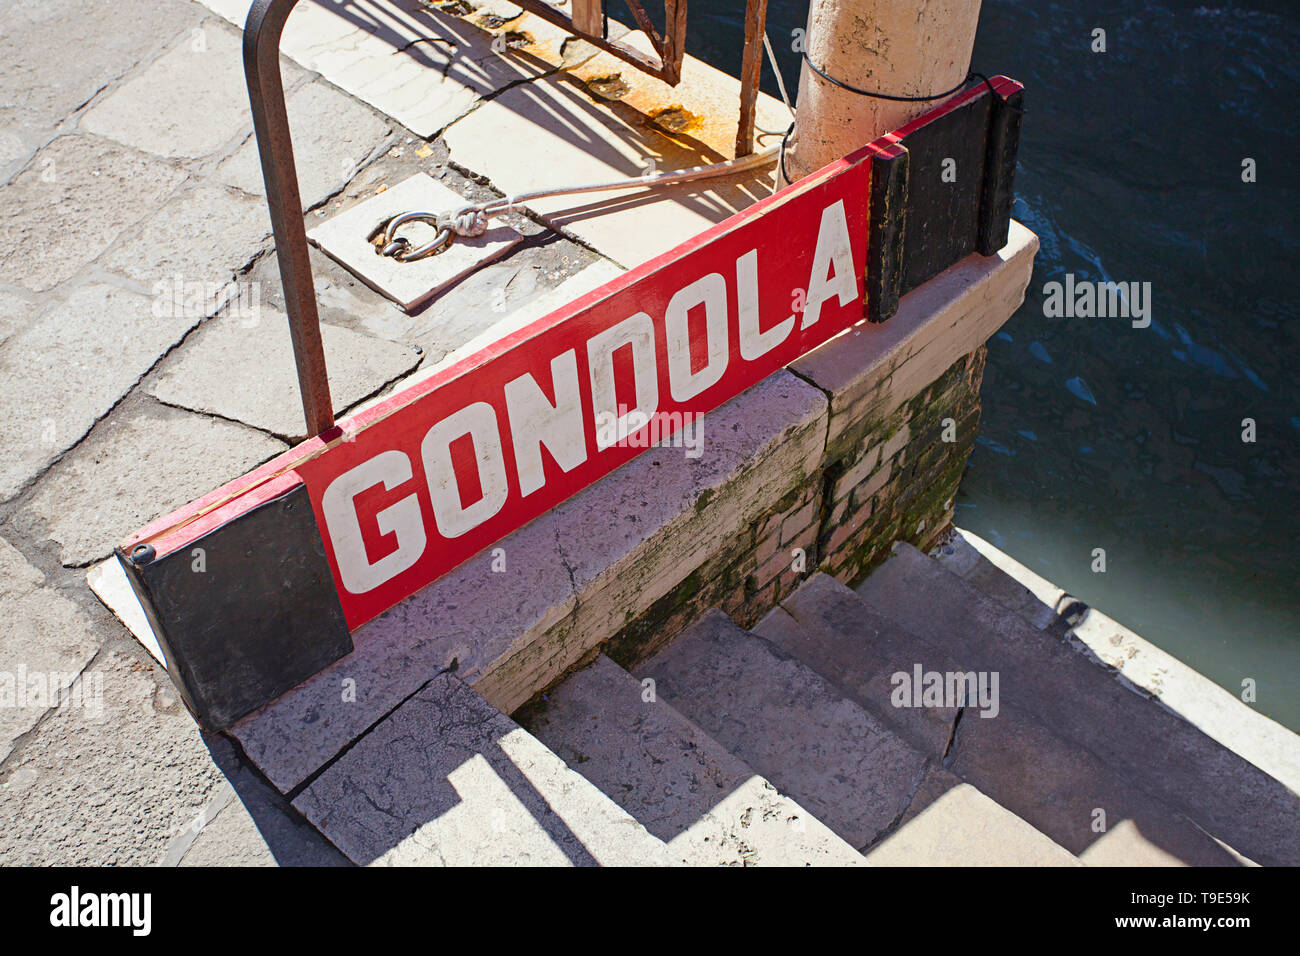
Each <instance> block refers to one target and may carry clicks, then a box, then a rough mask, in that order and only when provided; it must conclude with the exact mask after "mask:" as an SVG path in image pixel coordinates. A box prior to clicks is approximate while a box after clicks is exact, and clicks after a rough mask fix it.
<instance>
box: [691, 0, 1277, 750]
mask: <svg viewBox="0 0 1300 956" xmlns="http://www.w3.org/2000/svg"><path fill="white" fill-rule="evenodd" d="M742 10H743V4H741V3H739V2H734V3H733V2H728V3H723V2H721V0H692V3H691V6H690V32H689V38H688V45H687V48H688V50H690V51H691V52H693V53H694V54H695V55H697V56H700V57H702V58H704V59H706V60H708V61H709V62H711V63H713V64H714V65H715V66H718V67H719V68H721V69H724V70H727V71H728V72H731V73H733V74H735V73H737V72H738V70H739V64H740V52H739V51H740V46H741V38H742V37H743V22H742ZM768 16H769V20H768V24H769V27H768V30H769V35H770V36H771V38H772V41H773V44H774V46H776V48H777V51H778V58H779V59H780V61H781V63H782V68H783V73H784V75H785V77H786V82H787V85H788V86H789V88H790V90H791V95H793V91H794V90H795V89H796V88H797V77H798V56H797V54H795V53H793V52H792V51H791V44H790V37H791V31H792V30H793V29H795V28H796V27H802V26H804V23H805V19H806V16H807V4H806V2H805V3H787V2H780V0H773V2H772V4H771V5H770V6H769V14H768ZM1096 28H1101V29H1104V30H1105V31H1106V46H1107V52H1105V53H1095V52H1092V50H1091V49H1090V46H1091V44H1092V41H1093V30H1094V29H1096ZM1298 61H1300V4H1296V3H1294V2H1291V3H1276V2H1274V3H1267V2H1256V3H1243V4H1236V5H1225V4H1204V3H1190V2H1188V3H1183V2H1168V0H1166V2H1160V3H1154V4H1143V5H1135V4H1132V3H1105V2H1096V0H1079V2H1074V3H1069V4H1065V3H1052V2H1039V3H1029V2H1024V0H1015V2H1009V0H1002V2H985V3H984V6H983V12H982V15H981V21H980V31H979V35H978V38H977V42H976V49H975V56H974V63H973V67H974V69H976V70H979V71H980V72H984V73H989V74H993V73H1006V74H1008V75H1010V76H1013V77H1015V78H1016V79H1018V80H1020V81H1021V82H1023V83H1024V84H1025V86H1026V87H1027V93H1026V97H1027V99H1026V106H1027V112H1026V114H1025V122H1024V132H1023V139H1022V143H1021V149H1020V165H1019V168H1018V171H1017V179H1016V186H1017V193H1018V199H1017V202H1016V208H1015V215H1016V218H1018V219H1019V220H1020V221H1021V222H1023V223H1025V224H1026V225H1027V226H1029V227H1030V228H1031V229H1033V230H1034V231H1035V232H1036V233H1037V234H1038V235H1039V238H1040V239H1041V241H1042V249H1041V251H1040V253H1039V256H1038V259H1037V262H1036V264H1035V269H1034V277H1033V279H1032V281H1031V283H1030V288H1029V293H1028V296H1027V299H1026V302H1025V305H1024V306H1023V307H1022V308H1021V309H1020V310H1019V311H1018V312H1016V314H1015V315H1014V316H1013V317H1012V318H1011V320H1010V321H1009V322H1008V323H1007V324H1006V326H1005V327H1004V328H1003V330H1002V332H1001V333H999V334H998V335H997V336H996V337H995V338H994V339H993V340H992V341H991V342H990V344H989V360H988V368H987V372H986V374H985V379H984V387H983V392H982V399H983V405H984V415H983V421H982V423H981V432H982V434H981V437H980V440H979V444H978V446H977V447H976V450H975V452H974V454H973V455H972V456H971V462H970V468H969V470H968V472H967V474H966V477H965V480H964V483H963V485H962V490H961V494H960V496H959V498H958V505H957V520H958V524H960V525H961V526H963V527H965V528H969V529H970V530H972V531H974V532H976V533H977V534H980V535H981V536H983V537H985V538H987V539H988V540H990V541H992V542H993V543H994V544H996V545H997V546H998V547H999V548H1001V549H1003V550H1004V551H1006V552H1007V553H1008V554H1011V555H1012V556H1014V557H1015V558H1016V559H1017V560H1019V561H1021V562H1022V563H1023V564H1025V565H1027V566H1028V567H1030V568H1032V569H1033V570H1035V571H1037V572H1038V573H1039V574H1041V575H1043V576H1044V577H1046V578H1048V579H1050V580H1052V581H1054V582H1056V583H1057V584H1059V585H1061V586H1062V587H1064V588H1066V589H1067V590H1068V591H1070V593H1072V594H1074V595H1076V596H1077V597H1079V598H1080V599H1082V600H1083V601H1085V602H1087V603H1088V604H1091V605H1094V606H1096V607H1097V608H1099V609H1101V610H1103V611H1105V612H1106V613H1107V614H1109V615H1110V616H1112V617H1114V618H1116V619H1118V620H1119V621H1121V622H1123V623H1124V624H1126V625H1128V626H1129V627H1131V628H1132V629H1133V630H1135V631H1137V632H1138V633H1139V634H1141V635H1143V636H1144V637H1146V638H1147V639H1148V640H1150V641H1152V642H1153V643H1155V644H1157V645H1159V646H1160V647H1162V648H1163V649H1165V650H1166V651H1168V652H1169V653H1171V654H1173V655H1174V656H1176V657H1178V658H1180V659H1182V660H1183V661H1185V662H1187V663H1188V664H1190V665H1191V666H1192V667H1194V668H1196V669H1197V670H1199V671H1200V672H1201V673H1203V674H1205V675H1206V676H1208V677H1210V678H1211V679H1212V680H1214V681H1216V682H1217V683H1219V684H1220V685H1221V686H1223V687H1225V688H1227V689H1228V690H1230V691H1232V692H1233V693H1236V694H1240V693H1241V692H1242V682H1243V681H1244V680H1253V681H1254V682H1255V686H1256V694H1257V700H1256V701H1255V702H1254V704H1253V706H1254V707H1256V708H1257V709H1258V710H1260V711H1261V712H1263V713H1265V714H1268V715H1269V716H1271V717H1273V718H1275V719H1276V720H1278V721H1280V722H1282V723H1283V724H1286V725H1287V726H1289V727H1291V728H1292V729H1293V730H1300V588H1298V587H1297V584H1296V576H1297V563H1298V558H1300V376H1297V374H1296V372H1295V362H1296V360H1297V359H1298V358H1300V322H1297V318H1300V300H1298V299H1297V296H1296V294H1295V291H1294V289H1293V285H1292V283H1293V282H1295V281H1296V279H1297V275H1296V273H1295V272H1293V270H1295V269H1296V268H1297V264H1298V263H1300V257H1298V256H1297V252H1298V251H1300V249H1298V247H1300V187H1298V186H1297V183H1296V176H1297V174H1298V172H1300V163H1297V160H1296V156H1297V152H1298V151H1300V133H1298V131H1297V124H1296V122H1295V121H1294V118H1293V111H1294V109H1295V107H1296V104H1297V102H1298V101H1300V96H1298V95H1297V94H1300V66H1298V65H1297V62H1298ZM764 88H765V89H767V90H768V91H769V92H771V93H773V94H775V93H776V87H775V84H774V83H773V82H772V80H771V77H770V76H769V77H765V82H764ZM1247 157H1249V158H1252V159H1254V160H1255V163H1256V170H1257V181H1256V182H1253V183H1245V182H1243V181H1242V175H1241V174H1242V160H1243V159H1244V158H1247ZM1066 273H1072V274H1073V275H1075V276H1076V278H1077V279H1079V280H1102V281H1123V282H1149V283H1151V296H1152V313H1151V316H1152V320H1151V324H1150V327H1149V328H1145V329H1137V328H1133V327H1132V325H1131V323H1130V322H1129V321H1128V320H1126V319H1120V318H1106V319H1100V318H1048V317H1046V316H1045V315H1044V310H1043V301H1044V291H1043V287H1044V284H1045V283H1048V282H1051V281H1054V280H1057V281H1060V280H1063V279H1064V277H1065V275H1066ZM1247 418H1249V419H1253V420H1254V423H1255V432H1256V440H1255V441H1254V442H1253V443H1248V442H1244V441H1242V433H1243V425H1242V422H1243V419H1247ZM1097 548H1102V549H1104V551H1105V558H1106V570H1105V572H1104V573H1097V572H1094V570H1093V565H1094V549H1097Z"/></svg>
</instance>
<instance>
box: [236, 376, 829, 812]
mask: <svg viewBox="0 0 1300 956" xmlns="http://www.w3.org/2000/svg"><path fill="white" fill-rule="evenodd" d="M703 429H704V435H705V436H706V439H705V445H704V449H703V454H701V456H700V457H699V458H694V459H692V458H686V457H685V452H684V449H682V448H672V447H661V448H650V449H647V450H646V451H645V452H644V453H643V454H641V455H640V456H638V457H637V458H635V459H633V460H632V461H630V462H628V463H627V464H626V465H624V466H623V467H622V468H619V469H618V470H617V471H615V472H613V473H612V474H609V475H606V476H605V477H604V478H602V479H601V480H600V481H598V482H596V483H595V484H593V485H591V486H590V487H588V488H586V489H584V490H583V491H580V492H579V493H578V494H576V495H574V496H573V497H572V498H570V499H568V500H567V501H565V502H562V503H561V504H560V505H558V506H557V507H555V508H553V509H552V510H551V511H549V512H547V513H546V514H544V515H541V516H540V517H538V518H537V519H535V520H533V521H530V522H529V523H528V524H526V525H524V526H523V527H522V528H519V529H518V530H516V531H513V532H511V533H510V534H509V535H507V536H506V537H505V538H503V539H502V540H501V541H499V542H497V543H496V544H495V545H493V546H492V548H491V549H487V550H485V551H483V552H482V553H480V554H479V555H476V556H475V557H473V558H471V559H470V560H468V561H466V562H465V563H464V564H462V565H460V566H459V567H458V568H454V569H453V570H451V571H449V572H448V573H447V574H445V575H443V576H442V577H440V578H439V579H438V580H436V581H434V582H432V583H431V584H429V585H428V586H427V587H425V588H422V589H421V590H420V591H418V592H416V593H415V594H413V595H412V596H411V597H409V598H407V599H406V600H405V601H402V602H401V603H399V604H397V605H396V606H394V607H393V608H390V609H389V610H388V611H386V612H385V613H383V614H381V615H380V616H379V617H377V618H375V619H374V620H373V621H370V622H368V623H366V624H365V625H363V626H362V627H360V628H358V629H357V630H356V631H355V632H354V633H353V635H352V640H353V645H354V650H353V652H352V653H351V654H349V655H347V656H346V657H344V658H342V659H341V660H339V661H337V662H335V663H334V664H331V665H330V666H329V667H327V668H326V669H325V670H323V671H321V672H320V673H319V674H317V675H316V676H315V677H312V678H311V679H309V680H307V681H304V682H303V683H302V684H300V685H299V686H298V687H296V688H294V690H292V691H290V692H289V693H287V694H285V695H283V696H282V697H280V698H279V699H277V700H276V701H274V702H272V703H271V704H268V705H267V706H266V707H263V708H262V709H261V710H259V711H257V712H255V713H253V714H251V715H249V716H248V717H246V718H244V719H243V720H241V721H240V722H239V723H237V724H235V725H234V726H233V727H232V728H231V729H230V732H231V734H232V735H233V736H235V737H236V738H237V739H238V740H239V741H240V743H241V744H242V745H243V747H244V750H245V752H246V753H247V754H248V755H249V758H250V759H251V760H253V761H254V762H255V763H256V764H257V765H258V767H259V768H260V769H261V770H262V772H263V773H265V774H266V776H267V777H268V778H270V779H271V780H272V781H273V782H274V783H275V784H276V786H277V787H279V788H280V789H281V790H282V791H288V790H289V789H291V788H293V787H294V786H296V785H298V784H299V783H301V782H302V781H303V780H304V779H306V778H307V777H308V776H309V775H311V774H312V773H314V772H315V771H316V770H317V769H318V768H319V767H321V766H322V765H323V764H325V763H326V762H327V761H328V760H329V759H330V758H332V757H333V756H335V755H336V754H337V753H339V751H341V750H342V749H343V748H344V747H346V746H347V744H348V743H349V742H350V741H352V740H354V739H355V738H356V737H357V736H359V735H360V734H362V733H363V732H364V731H365V730H366V728H367V727H369V726H370V725H371V724H372V723H374V722H375V721H376V720H378V719H380V718H381V717H382V716H383V715H384V714H385V713H386V712H387V711H388V710H391V709H392V708H393V707H395V706H396V705H397V704H398V703H400V702H401V701H402V700H403V699H405V698H406V697H407V696H408V695H410V694H411V693H413V692H414V691H415V690H416V689H417V688H418V687H419V686H420V685H421V683H422V682H423V681H425V680H426V679H427V678H428V675H430V674H435V673H437V672H438V671H439V670H442V669H444V668H446V667H449V666H451V665H452V663H453V662H455V663H456V665H457V667H458V670H457V673H458V674H459V675H460V676H461V678H462V679H464V680H465V681H467V682H468V683H470V684H471V686H473V687H474V688H475V690H476V691H478V693H480V694H482V695H483V696H484V697H486V698H487V699H488V700H490V701H491V702H492V703H493V704H494V705H495V706H496V707H498V708H499V709H501V710H503V711H506V712H513V711H515V710H516V709H518V708H519V707H520V706H521V705H522V704H524V703H525V702H526V701H527V700H528V699H529V698H530V697H532V696H533V694H534V693H535V692H536V691H537V690H539V689H541V688H543V687H546V686H547V685H549V684H551V683H553V682H554V681H555V680H556V679H558V678H559V677H560V676H561V675H562V674H563V673H564V672H565V671H567V670H569V669H570V668H571V667H572V666H573V665H574V664H576V663H577V661H578V660H579V659H580V658H581V657H582V656H583V655H584V654H586V653H587V652H588V651H589V650H590V649H591V648H593V647H595V646H596V645H597V644H598V643H600V642H601V641H603V640H605V639H607V638H609V637H612V636H613V635H614V634H616V633H617V632H618V630H619V629H620V628H621V627H622V626H623V625H624V624H625V623H626V621H627V620H628V619H629V615H631V616H633V617H635V616H636V615H638V614H640V613H641V612H642V611H644V610H646V609H647V608H649V607H650V606H651V605H652V604H653V603H654V602H655V601H656V600H658V599H659V598H661V597H662V596H663V595H665V594H667V593H668V591H669V590H670V589H671V588H672V587H674V586H675V585H677V584H678V583H679V582H681V581H682V580H683V579H684V578H685V577H686V576H687V575H688V574H690V572H691V571H692V570H694V569H695V568H697V567H699V566H700V565H701V564H703V563H704V561H705V560H706V559H707V558H708V556H709V555H710V554H714V553H716V551H717V549H718V548H719V547H721V545H722V543H723V542H724V541H726V540H730V539H731V538H732V537H734V536H735V535H738V534H742V533H744V529H745V528H747V527H748V525H749V523H750V522H751V521H752V520H753V519H754V517H755V516H756V514H757V511H758V510H759V509H760V508H761V507H762V502H764V501H770V500H771V497H770V496H771V495H773V494H778V493H776V492H775V491H774V489H773V488H772V484H773V481H774V477H773V476H782V477H785V478H786V479H787V480H788V481H789V483H790V486H791V487H793V486H794V485H796V484H798V483H801V482H805V481H807V479H808V475H810V474H812V473H814V471H815V466H814V462H815V461H818V460H820V454H821V449H822V441H823V438H824V436H825V433H826V401H825V396H823V395H822V393H821V392H819V391H818V390H817V389H815V388H812V387H811V386H809V385H807V384H805V383H804V382H801V381H799V380H798V379H796V378H795V377H794V376H792V375H789V374H788V373H785V372H781V373H778V374H776V375H773V376H770V377H769V378H767V379H765V380H764V381H762V382H760V383H758V384H756V385H755V386H753V387H752V388H750V389H748V390H747V391H745V392H743V393H741V394H740V395H739V396H737V397H736V398H733V399H732V400H731V401H729V402H727V403H725V404H724V405H722V406H721V407H719V408H717V409H714V410H713V411H712V412H710V413H709V414H708V415H706V416H705V418H704V424H703ZM778 496H779V494H778ZM706 500H707V502H708V507H702V506H701V505H702V503H703V502H704V501H706ZM592 515H618V516H620V517H619V519H618V520H617V521H616V522H604V523H602V526H601V527H600V533H599V534H593V533H592V527H593V526H592V520H591V516H592ZM494 549H500V551H501V553H502V554H504V556H505V566H504V570H503V571H501V572H500V573H497V572H495V571H494V570H493V564H494V560H495V559H494ZM347 678H351V679H352V680H355V681H356V689H357V694H356V702H355V703H349V704H342V703H340V694H339V687H340V681H342V680H344V679H347Z"/></svg>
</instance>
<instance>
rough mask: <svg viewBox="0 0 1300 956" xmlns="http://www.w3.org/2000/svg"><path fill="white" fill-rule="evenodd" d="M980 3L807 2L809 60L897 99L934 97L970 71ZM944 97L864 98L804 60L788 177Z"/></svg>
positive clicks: (932, 0)
mask: <svg viewBox="0 0 1300 956" xmlns="http://www.w3.org/2000/svg"><path fill="white" fill-rule="evenodd" d="M979 12H980V0H929V2H928V3H922V4H917V3H916V2H915V0H812V5H811V7H810V8H809V10H808V29H807V34H806V36H805V37H804V44H805V45H806V47H807V50H808V57H809V58H811V59H812V61H813V63H814V64H815V65H816V66H817V67H818V68H820V69H821V70H822V71H823V72H824V73H826V74H828V75H829V76H831V77H833V78H834V79H836V80H839V81H840V82H841V83H845V84H848V85H849V86H853V87H857V88H858V89H862V90H870V91H872V92H877V93H886V94H890V95H894V96H932V95H934V94H936V93H942V92H944V91H945V90H949V89H952V88H953V87H954V86H957V85H958V84H959V83H961V81H962V79H963V78H964V77H965V76H966V74H967V72H968V71H969V70H970V58H971V51H972V49H973V48H974V45H975V28H976V27H977V26H978V24H979ZM943 99H944V98H939V99H931V100H924V101H920V102H897V101H894V100H888V99H880V98H877V97H870V96H862V95H860V94H858V93H853V92H850V91H849V90H846V89H843V88H841V87H840V86H837V85H836V84H834V83H832V82H830V81H829V80H826V79H823V78H822V77H821V76H819V75H818V74H817V73H816V71H814V70H813V69H811V68H810V67H809V65H808V63H807V61H805V62H804V64H803V70H802V72H801V73H800V75H799V99H798V113H797V119H796V121H795V132H794V136H793V137H792V140H791V145H790V148H789V150H788V151H787V154H786V170H787V173H788V174H789V176H790V177H791V179H801V178H802V177H804V176H806V175H808V174H809V173H811V172H813V171H815V170H817V169H820V168H821V167H823V166H825V165H826V164H827V163H829V162H832V161H833V160H836V159H839V158H840V157H841V156H847V155H848V154H849V153H851V152H853V150H855V149H857V148H858V147H859V146H862V145H864V144H866V143H869V142H871V141H872V140H873V139H875V138H876V137H877V136H879V135H881V134H882V133H887V132H889V131H890V130H892V129H897V128H898V127H900V126H902V125H903V124H905V123H906V122H907V121H908V120H910V119H913V118H914V117H916V116H919V115H920V114H922V113H924V112H925V111H926V110H929V109H932V108H934V107H935V106H938V105H939V104H940V103H941V102H943Z"/></svg>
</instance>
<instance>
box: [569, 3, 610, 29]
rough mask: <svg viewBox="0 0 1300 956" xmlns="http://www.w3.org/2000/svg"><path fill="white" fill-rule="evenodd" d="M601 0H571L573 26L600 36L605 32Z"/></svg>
mask: <svg viewBox="0 0 1300 956" xmlns="http://www.w3.org/2000/svg"><path fill="white" fill-rule="evenodd" d="M603 7H604V3H603V0H573V17H572V19H573V28H574V29H575V30H580V31H582V32H583V33H587V34H591V35H594V36H601V35H602V34H603V33H604V32H605V22H604V21H605V13H604V9H603Z"/></svg>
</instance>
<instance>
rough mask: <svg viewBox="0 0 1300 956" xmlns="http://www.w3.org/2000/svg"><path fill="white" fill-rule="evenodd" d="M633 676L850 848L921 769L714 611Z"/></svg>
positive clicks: (855, 712) (877, 829)
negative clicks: (650, 680)
mask: <svg viewBox="0 0 1300 956" xmlns="http://www.w3.org/2000/svg"><path fill="white" fill-rule="evenodd" d="M637 676H638V677H641V678H646V677H649V678H653V679H654V681H655V685H656V691H657V693H658V694H659V695H660V696H662V697H663V698H664V699H665V700H667V701H668V702H669V703H670V704H672V705H673V706H674V707H675V708H677V710H679V711H681V712H682V713H683V714H685V715H686V716H687V717H689V718H690V719H691V720H693V721H694V722H695V723H697V724H699V726H700V727H702V728H703V729H704V730H705V731H707V732H708V733H709V735H710V736H712V737H713V738H714V739H715V740H717V741H718V742H719V743H720V744H722V746H724V747H726V748H727V749H728V750H729V751H730V752H732V753H734V754H735V755H736V756H737V757H739V758H740V759H741V760H743V761H745V763H746V764H748V765H749V766H751V767H753V768H754V769H755V770H756V771H758V772H759V773H761V774H762V775H763V776H764V777H766V778H767V779H768V780H770V781H771V782H772V784H773V785H774V786H776V787H777V789H779V790H780V791H781V792H782V793H784V794H788V795H789V796H790V797H792V798H793V799H795V800H797V801H798V802H799V804H800V805H801V806H803V807H805V808H806V809H807V810H808V811H809V812H811V813H812V814H813V816H814V817H816V818H817V819H819V820H821V821H822V822H824V823H825V824H826V825H827V826H829V827H830V828H831V829H832V830H833V831H835V832H836V833H837V834H839V835H840V836H841V837H843V838H844V839H845V840H847V841H848V842H849V843H850V844H852V845H853V846H854V847H857V848H864V847H867V846H869V845H870V844H871V843H873V842H874V841H875V840H876V839H878V838H879V836H880V835H881V834H882V833H884V832H885V831H886V830H887V828H888V827H889V826H890V824H891V823H893V821H895V820H897V819H898V818H899V817H900V816H901V815H902V813H903V811H904V810H906V809H907V807H908V805H909V804H910V802H911V798H912V795H913V793H915V791H916V788H917V786H919V784H920V782H921V779H922V776H923V774H924V772H925V767H926V763H927V761H926V758H925V757H924V756H923V755H921V754H920V753H918V752H917V751H915V750H913V749H912V748H911V747H910V746H908V745H907V744H906V743H905V742H904V741H903V740H902V739H901V738H900V737H898V736H897V735H896V734H895V733H894V732H893V731H892V730H890V729H889V728H887V727H885V726H884V725H883V724H881V723H880V722H879V721H878V720H877V719H876V718H875V717H873V716H871V715H870V714H868V713H867V712H866V711H865V710H863V709H862V708H861V707H859V706H858V705H857V704H855V703H853V702H852V701H850V700H848V699H847V698H845V697H843V696H842V695H841V694H840V693H839V692H838V691H837V690H836V689H835V688H834V687H833V686H832V685H830V684H829V683H827V682H826V681H825V680H823V679H822V678H821V677H820V676H818V675H817V674H816V673H814V672H813V671H812V670H810V669H809V668H808V667H806V666H804V665H803V664H801V663H799V662H798V661H796V660H794V659H792V658H787V657H784V656H782V655H780V654H779V653H778V652H777V651H776V649H775V648H773V647H772V645H770V644H769V643H768V642H767V641H765V640H763V639H762V638H759V637H755V636H754V635H753V634H750V633H748V632H747V631H743V630H741V629H740V628H739V627H737V626H736V625H735V624H733V623H732V621H731V619H730V618H728V617H727V616H726V615H725V614H723V613H722V612H721V611H718V610H713V611H709V612H707V613H706V614H705V615H704V616H703V617H701V618H700V619H699V620H698V621H697V622H696V623H695V624H693V625H691V626H690V627H689V628H687V629H686V630H685V631H684V632H683V633H682V634H681V635H680V636H679V637H678V638H677V639H676V640H675V641H673V643H671V644H669V645H668V646H667V647H666V648H664V649H663V650H662V651H660V652H659V653H658V654H656V655H655V656H654V657H652V658H650V659H649V660H648V661H646V662H645V663H644V664H643V665H642V666H641V667H639V668H637Z"/></svg>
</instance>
